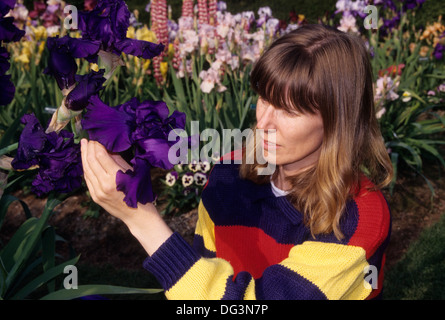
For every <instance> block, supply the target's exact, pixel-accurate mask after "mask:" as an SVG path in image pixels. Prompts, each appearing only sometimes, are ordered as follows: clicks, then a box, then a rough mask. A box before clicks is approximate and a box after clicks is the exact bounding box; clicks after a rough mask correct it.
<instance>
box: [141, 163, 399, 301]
mask: <svg viewBox="0 0 445 320" xmlns="http://www.w3.org/2000/svg"><path fill="white" fill-rule="evenodd" d="M364 182H365V183H364V184H362V190H360V193H359V195H358V196H357V197H355V198H354V199H352V200H350V201H349V202H348V203H347V206H346V210H345V213H344V215H343V217H342V220H341V230H342V232H343V234H344V238H343V239H341V240H338V239H337V238H336V237H335V236H334V235H333V234H328V235H322V236H317V237H316V238H315V239H314V238H313V237H312V236H311V233H310V231H309V229H308V228H307V227H306V226H305V225H304V223H303V221H302V214H301V213H300V212H299V211H297V210H296V209H295V208H294V207H293V206H292V205H291V203H290V202H289V201H288V200H287V199H286V197H284V196H283V197H277V196H275V195H274V194H273V193H272V190H271V185H270V184H267V185H258V184H255V183H253V182H251V181H248V180H243V179H241V178H240V177H239V171H238V165H236V164H219V165H215V166H214V167H213V170H212V172H211V175H210V178H209V180H208V183H207V185H206V187H205V189H204V191H203V193H202V200H201V203H200V205H199V209H198V214H199V218H198V222H197V226H196V232H195V239H194V244H193V246H190V245H189V244H188V243H187V242H186V241H185V240H184V239H183V238H182V237H181V236H180V235H179V234H178V233H174V234H173V235H172V236H171V237H170V238H169V239H168V240H167V241H166V242H164V243H163V244H162V245H161V247H160V248H159V249H158V250H157V251H156V252H155V253H154V254H153V255H152V256H151V257H148V258H147V259H146V260H145V261H144V264H143V265H144V268H146V269H147V270H148V271H150V272H151V273H152V274H154V275H155V276H156V277H157V279H158V280H159V282H160V283H161V285H162V286H163V288H164V289H165V294H166V297H167V298H168V299H230V300H238V299H267V300H272V299H282V300H284V299H286V300H287V299H371V298H376V297H379V296H380V293H381V289H382V283H383V266H384V260H385V255H384V250H385V248H386V245H387V243H388V241H389V235H390V224H391V221H390V212H389V208H388V205H387V202H386V200H385V198H384V197H383V195H382V193H381V192H379V191H371V192H370V191H367V190H365V187H366V186H369V184H370V183H371V182H370V181H369V180H365V181H364ZM372 266H373V267H372ZM372 272H373V273H374V274H371V273H372ZM376 278H377V279H378V281H376V280H373V281H370V280H371V279H376ZM366 280H368V281H370V282H371V283H370V284H371V285H369V283H368V282H365V281H366ZM373 282H374V283H373Z"/></svg>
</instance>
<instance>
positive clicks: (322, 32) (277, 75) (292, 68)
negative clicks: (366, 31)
mask: <svg viewBox="0 0 445 320" xmlns="http://www.w3.org/2000/svg"><path fill="white" fill-rule="evenodd" d="M251 85H252V87H253V89H254V90H255V91H256V93H258V95H259V96H260V97H261V98H262V99H264V100H265V101H267V102H268V103H270V104H271V105H273V106H274V107H276V108H283V109H286V110H288V111H290V110H292V109H294V110H295V109H296V110H297V111H298V112H300V113H310V114H315V113H316V112H319V113H320V115H321V117H322V119H323V129H324V136H323V142H322V146H321V154H320V157H319V160H318V162H317V163H316V164H315V165H314V166H313V167H311V168H309V169H307V170H304V171H303V172H301V173H299V174H297V175H296V176H292V177H287V179H288V181H289V182H290V184H291V186H292V190H291V192H290V194H289V195H288V199H289V200H290V201H291V203H292V204H293V205H294V206H295V207H296V208H297V209H298V210H300V211H301V212H303V214H304V221H305V223H306V225H307V226H308V227H310V230H311V232H312V235H316V234H323V233H330V232H334V234H335V235H336V237H337V238H339V239H340V238H342V237H343V235H342V232H341V230H340V227H339V221H340V218H341V216H342V213H343V212H344V210H345V206H346V202H347V201H348V199H350V197H351V196H352V195H353V191H354V190H357V187H358V188H360V180H361V178H362V175H363V174H364V172H365V173H366V175H367V176H368V178H369V179H370V180H371V182H373V184H374V186H375V189H380V188H383V187H385V186H386V185H388V184H389V183H390V181H391V179H392V175H393V167H392V164H391V161H390V159H389V156H388V153H387V151H386V148H385V146H384V141H383V138H382V135H381V132H380V128H379V125H378V122H377V119H376V117H375V108H374V97H373V79H372V69H371V65H370V62H369V56H368V52H367V50H366V47H365V46H364V44H363V41H362V40H361V39H360V38H359V37H357V36H354V35H351V34H347V33H344V32H341V31H339V30H337V29H334V28H331V27H329V26H324V25H305V26H302V27H300V28H299V29H297V30H295V31H293V32H291V33H289V34H286V35H284V36H282V37H281V38H279V39H277V40H276V41H275V42H273V43H272V45H271V46H270V47H269V48H268V49H267V50H266V51H265V52H264V54H263V55H262V56H261V57H260V59H259V60H258V61H257V62H256V63H255V66H254V68H253V70H252V73H251ZM258 166H259V164H257V163H254V164H246V163H243V164H242V165H241V167H240V174H241V176H242V177H243V178H247V179H250V180H252V181H254V182H257V183H265V182H269V181H270V178H271V177H270V176H260V175H258V174H257V170H256V169H257V168H258ZM275 174H277V172H275Z"/></svg>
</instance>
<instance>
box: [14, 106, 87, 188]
mask: <svg viewBox="0 0 445 320" xmlns="http://www.w3.org/2000/svg"><path fill="white" fill-rule="evenodd" d="M21 121H22V123H24V124H25V128H24V129H23V132H22V135H21V136H20V140H19V146H18V149H17V154H16V156H15V158H14V160H13V161H12V162H11V165H12V167H13V168H14V169H16V170H24V169H29V168H31V167H32V166H38V173H37V176H36V178H35V179H34V181H33V182H32V187H31V190H32V192H34V193H36V194H37V195H38V196H42V195H44V194H45V193H48V192H50V191H56V192H61V193H68V192H71V191H73V190H75V189H77V188H79V187H80V186H81V185H82V175H83V169H82V161H81V154H80V147H79V145H78V144H75V143H74V135H73V134H72V133H70V132H68V131H65V130H62V131H61V132H60V133H59V134H57V133H56V132H51V133H49V134H46V133H45V131H44V129H43V127H42V126H41V125H40V123H39V121H38V120H37V118H36V117H35V116H34V115H33V114H30V115H25V116H23V117H22V119H21Z"/></svg>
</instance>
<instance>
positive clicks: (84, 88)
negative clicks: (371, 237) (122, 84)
mask: <svg viewBox="0 0 445 320" xmlns="http://www.w3.org/2000/svg"><path fill="white" fill-rule="evenodd" d="M104 72H105V70H104V69H101V70H99V71H97V72H96V71H94V70H92V71H91V72H90V73H88V74H86V75H76V76H75V79H76V81H77V85H76V87H75V88H74V89H73V90H72V91H71V92H70V93H69V94H68V95H67V96H66V100H65V105H66V107H67V108H68V109H70V110H73V111H81V110H83V109H85V108H86V106H87V105H88V100H89V99H90V98H91V97H92V96H94V95H97V94H98V93H99V91H100V90H102V88H103V86H102V85H103V84H104V83H105V80H106V79H105V78H104Z"/></svg>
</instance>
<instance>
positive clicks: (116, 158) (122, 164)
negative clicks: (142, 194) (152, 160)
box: [110, 153, 133, 172]
mask: <svg viewBox="0 0 445 320" xmlns="http://www.w3.org/2000/svg"><path fill="white" fill-rule="evenodd" d="M110 157H111V158H112V159H113V160H114V161H115V162H116V163H117V165H118V166H120V167H121V170H122V171H123V172H125V171H127V170H133V167H132V166H131V165H130V164H129V163H128V162H127V161H125V160H124V159H123V158H122V157H121V156H120V155H119V154H117V153H111V154H110Z"/></svg>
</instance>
